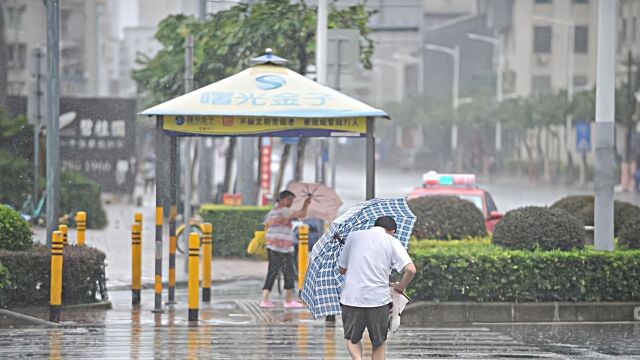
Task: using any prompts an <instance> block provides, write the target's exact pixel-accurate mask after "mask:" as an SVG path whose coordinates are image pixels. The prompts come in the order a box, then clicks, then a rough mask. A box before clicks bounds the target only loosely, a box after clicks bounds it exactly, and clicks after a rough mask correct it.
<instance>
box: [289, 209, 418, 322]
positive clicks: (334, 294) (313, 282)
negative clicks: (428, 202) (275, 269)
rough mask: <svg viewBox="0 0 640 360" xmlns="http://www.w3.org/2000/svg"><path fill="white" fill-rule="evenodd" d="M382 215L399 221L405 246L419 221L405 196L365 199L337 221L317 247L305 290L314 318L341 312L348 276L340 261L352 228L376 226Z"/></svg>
mask: <svg viewBox="0 0 640 360" xmlns="http://www.w3.org/2000/svg"><path fill="white" fill-rule="evenodd" d="M380 216H392V217H393V218H394V219H395V221H396V223H397V224H398V229H397V230H396V233H395V235H394V236H395V237H396V238H397V239H398V240H400V242H402V245H404V247H405V249H406V248H407V246H409V237H410V236H411V231H412V230H413V224H414V223H415V221H416V217H415V215H413V213H412V212H411V210H409V206H407V201H406V200H405V199H372V200H368V201H365V202H361V203H359V204H357V205H355V206H354V207H352V208H351V209H349V210H348V211H347V212H346V213H344V214H343V215H342V216H340V217H339V218H337V219H336V220H334V221H333V222H332V223H331V225H330V226H329V229H327V231H325V233H324V234H323V235H322V237H321V238H320V240H318V242H317V243H316V244H315V245H314V246H313V250H312V252H311V255H310V257H309V267H308V269H307V274H306V276H305V280H304V288H303V289H302V294H301V297H302V300H303V301H304V302H305V303H306V304H307V305H308V306H309V310H310V311H311V314H312V315H313V317H314V318H318V317H321V316H328V315H340V314H341V310H340V292H341V291H342V286H343V284H344V275H342V274H340V273H339V272H338V266H337V261H338V257H339V256H340V251H341V249H342V245H343V244H344V241H345V240H346V239H347V235H348V234H349V233H350V232H352V231H358V230H366V229H370V228H372V227H373V224H374V223H375V221H376V219H377V218H379V217H380Z"/></svg>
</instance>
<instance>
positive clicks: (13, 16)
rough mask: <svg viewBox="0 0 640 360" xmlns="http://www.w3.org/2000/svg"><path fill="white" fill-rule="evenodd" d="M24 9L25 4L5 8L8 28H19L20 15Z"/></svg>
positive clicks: (20, 26)
mask: <svg viewBox="0 0 640 360" xmlns="http://www.w3.org/2000/svg"><path fill="white" fill-rule="evenodd" d="M25 10H27V6H26V5H20V6H9V7H8V8H7V25H8V27H9V28H10V29H15V30H19V29H21V28H22V16H23V15H24V12H25Z"/></svg>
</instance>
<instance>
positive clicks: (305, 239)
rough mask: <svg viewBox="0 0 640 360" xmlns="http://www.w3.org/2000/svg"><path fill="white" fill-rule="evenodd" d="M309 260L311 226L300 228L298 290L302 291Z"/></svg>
mask: <svg viewBox="0 0 640 360" xmlns="http://www.w3.org/2000/svg"><path fill="white" fill-rule="evenodd" d="M308 260H309V225H301V226H300V227H299V228H298V288H299V289H302V285H303V284H304V276H305V275H306V274H307V265H308V264H307V263H308Z"/></svg>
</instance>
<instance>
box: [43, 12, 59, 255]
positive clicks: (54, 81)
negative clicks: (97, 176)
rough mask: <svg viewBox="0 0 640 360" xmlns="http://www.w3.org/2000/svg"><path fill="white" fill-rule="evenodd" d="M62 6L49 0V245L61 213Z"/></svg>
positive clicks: (47, 210) (47, 211) (49, 245)
mask: <svg viewBox="0 0 640 360" xmlns="http://www.w3.org/2000/svg"><path fill="white" fill-rule="evenodd" d="M59 58H60V6H59V2H58V0H47V66H48V68H49V71H48V72H49V78H48V81H47V113H48V121H47V209H46V213H47V225H46V226H47V246H48V247H51V240H52V238H51V236H52V235H53V232H54V231H56V230H57V229H58V218H59V214H60V209H59V207H58V206H59V203H60V142H59V140H60V139H59V131H60V125H59V122H60V94H59V90H60V78H59V65H58V63H59Z"/></svg>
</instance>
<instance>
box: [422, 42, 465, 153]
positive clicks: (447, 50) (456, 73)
mask: <svg viewBox="0 0 640 360" xmlns="http://www.w3.org/2000/svg"><path fill="white" fill-rule="evenodd" d="M424 48H425V49H427V50H431V51H437V52H440V53H443V54H447V55H449V56H451V59H452V60H453V71H452V73H453V74H452V76H453V82H452V84H451V92H452V94H451V104H452V106H453V113H454V114H457V113H458V105H459V103H460V99H459V95H460V46H459V45H456V46H454V47H447V46H442V45H435V44H425V45H424ZM451 148H452V149H453V150H456V149H457V148H458V125H456V124H453V125H452V126H451Z"/></svg>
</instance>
